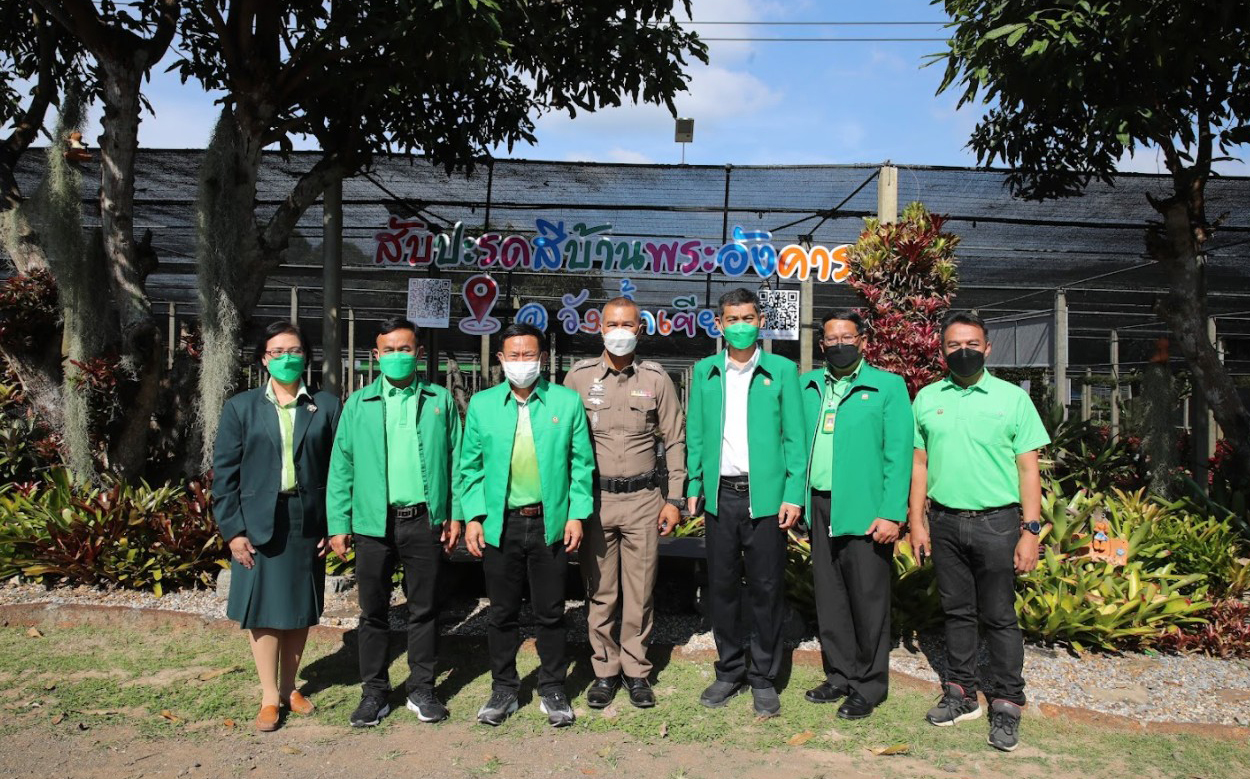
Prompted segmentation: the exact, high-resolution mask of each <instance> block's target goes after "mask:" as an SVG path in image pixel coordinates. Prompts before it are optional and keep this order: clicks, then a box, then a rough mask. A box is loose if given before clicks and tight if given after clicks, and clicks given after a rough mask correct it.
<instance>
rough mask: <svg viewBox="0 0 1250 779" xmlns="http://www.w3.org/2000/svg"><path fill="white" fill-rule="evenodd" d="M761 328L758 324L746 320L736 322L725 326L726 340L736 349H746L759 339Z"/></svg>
mask: <svg viewBox="0 0 1250 779" xmlns="http://www.w3.org/2000/svg"><path fill="white" fill-rule="evenodd" d="M759 337H760V328H759V326H758V325H752V324H748V323H746V322H734V323H733V324H732V325H730V326H729V327H726V328H725V340H726V341H728V342H729V345H730V346H732V347H733V348H735V349H746V348H747V347H748V346H750V345H751V344H753V343H755V342H756V341H757V340H759Z"/></svg>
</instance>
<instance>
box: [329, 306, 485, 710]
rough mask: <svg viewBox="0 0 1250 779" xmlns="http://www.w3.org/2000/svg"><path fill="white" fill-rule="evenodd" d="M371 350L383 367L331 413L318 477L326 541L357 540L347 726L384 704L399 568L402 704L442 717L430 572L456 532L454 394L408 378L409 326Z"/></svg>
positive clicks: (342, 544) (412, 362)
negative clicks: (353, 684) (356, 677)
mask: <svg viewBox="0 0 1250 779" xmlns="http://www.w3.org/2000/svg"><path fill="white" fill-rule="evenodd" d="M375 346H376V348H375V349H374V350H373V357H374V359H376V360H377V361H378V366H379V368H380V370H381V372H382V375H381V376H379V377H378V380H377V381H375V382H373V383H372V384H370V385H369V386H367V387H365V388H363V389H361V390H358V391H356V392H354V393H352V396H351V397H350V398H348V399H347V403H346V405H345V406H344V408H343V415H342V417H341V418H340V419H339V427H338V432H337V433H336V435H335V438H334V453H333V455H332V456H331V459H330V477H329V480H328V484H327V486H326V525H327V529H328V532H329V534H330V547H331V548H332V549H333V550H334V552H335V553H336V554H338V555H339V556H340V557H343V556H344V555H346V554H347V550H348V548H349V547H350V546H352V545H354V546H355V548H356V588H357V592H358V593H359V601H360V627H359V629H358V631H357V635H358V639H357V643H358V648H359V649H358V654H359V656H360V678H361V682H362V683H363V686H364V693H363V695H362V696H361V699H360V705H359V706H358V707H357V708H356V711H355V712H353V713H352V715H351V723H352V726H353V727H369V726H372V725H376V724H378V722H380V721H381V719H382V718H383V717H385V716H386V715H387V714H388V713H389V712H390V705H389V704H388V703H387V697H388V696H389V695H390V691H391V683H390V677H389V675H388V673H387V667H388V666H389V665H390V655H389V654H388V652H387V645H388V643H389V638H390V620H389V614H390V604H391V576H392V574H393V573H394V570H395V566H396V564H399V565H402V566H403V567H404V590H405V595H406V596H407V600H408V670H409V676H408V684H407V692H408V704H407V705H408V708H409V709H410V710H411V711H413V712H414V713H415V714H416V715H417V718H418V719H420V720H421V721H422V722H438V721H439V720H442V719H444V718H446V716H447V708H446V707H445V706H444V705H443V703H442V702H441V701H440V700H439V699H438V697H437V696H436V695H435V694H434V663H435V660H436V658H437V657H438V623H437V618H438V604H437V602H436V594H437V591H438V579H439V573H440V571H441V569H442V557H443V553H444V552H450V550H451V549H453V548H454V547H455V545H456V542H457V541H458V540H459V538H460V530H461V526H460V522H459V521H458V520H459V519H460V518H461V514H460V506H459V504H458V503H457V501H456V496H455V493H454V491H453V486H454V485H455V483H456V471H455V469H456V462H457V454H458V451H457V450H458V447H459V445H460V414H459V412H458V411H457V409H456V405H455V403H454V402H453V401H452V398H451V393H449V392H448V391H447V390H445V389H443V388H442V387H440V386H438V385H436V384H430V383H427V382H424V381H422V380H421V379H419V378H418V377H417V371H416V359H417V329H416V326H415V325H413V324H412V323H411V322H409V321H408V320H406V319H402V318H399V317H394V318H392V319H387V320H386V321H384V322H383V323H382V325H381V327H380V328H379V329H378V335H377V341H376V344H375Z"/></svg>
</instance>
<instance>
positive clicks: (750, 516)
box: [686, 288, 807, 717]
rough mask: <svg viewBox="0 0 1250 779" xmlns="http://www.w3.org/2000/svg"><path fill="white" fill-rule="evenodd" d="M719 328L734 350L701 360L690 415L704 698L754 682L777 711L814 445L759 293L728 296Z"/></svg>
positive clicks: (759, 705) (757, 702) (762, 701)
mask: <svg viewBox="0 0 1250 779" xmlns="http://www.w3.org/2000/svg"><path fill="white" fill-rule="evenodd" d="M716 321H717V326H718V327H719V328H720V329H721V332H723V333H724V336H725V341H726V342H727V343H728V348H726V350H725V351H723V352H721V353H719V354H714V355H712V356H711V357H706V358H704V359H702V360H700V361H699V362H697V363H695V366H694V371H693V374H692V378H691V382H690V393H689V395H690V400H689V409H688V416H687V418H686V461H687V466H688V467H687V472H688V474H689V486H688V488H687V492H686V495H687V496H688V497H689V502H690V513H692V514H694V513H696V509H697V502H698V499H699V498H703V499H704V501H705V504H706V514H707V564H708V589H709V598H708V602H709V605H710V611H711V617H712V635H713V638H715V640H716V651H717V654H718V656H719V657H718V659H717V661H716V681H715V682H713V683H712V684H711V685H710V686H709V687H708V688H707V689H706V690H704V691H703V694H702V695H701V696H700V698H699V702H700V703H702V704H703V705H704V706H708V707H712V708H715V707H719V706H724V705H725V704H726V703H728V701H729V699H730V698H732V697H733V696H734V695H737V694H738V693H739V692H741V691H742V689H743V685H744V683H746V682H749V683H750V685H751V693H752V695H753V697H754V707H755V711H756V713H757V714H759V715H760V716H762V717H772V716H776V715H777V714H778V713H779V712H780V711H781V699H780V698H779V697H778V696H777V690H776V688H775V687H774V683H775V679H776V677H777V672H778V671H779V670H780V668H781V659H782V653H781V628H782V622H783V618H784V615H785V564H786V531H787V530H789V528H791V527H792V526H793V525H794V523H795V522H796V521H798V518H799V515H800V513H801V512H802V505H803V502H804V497H803V490H804V474H805V472H806V467H807V460H806V452H804V450H803V411H802V408H801V406H800V403H801V399H800V397H799V382H798V370H797V369H796V368H795V366H794V363H792V362H790V361H789V360H787V359H785V358H784V357H780V356H776V355H773V354H770V353H768V352H765V351H764V350H762V349H760V348H759V344H758V339H759V330H760V328H759V326H760V312H759V303H758V300H757V299H756V297H755V295H754V294H753V293H752V292H751V291H750V290H747V289H742V288H739V289H735V290H731V291H729V292H727V293H725V294H724V295H722V296H721V298H720V305H719V315H718V316H717V320H716ZM744 566H745V571H746V580H747V589H748V590H749V591H750V595H749V597H750V604H751V622H752V631H751V633H752V638H751V647H750V649H751V659H750V663H749V665H748V662H747V647H746V646H745V645H744V643H743V641H742V630H741V628H742V626H741V625H740V624H739V623H740V621H741V620H740V618H739V615H740V613H741V607H742V589H743V588H742V575H743V569H744Z"/></svg>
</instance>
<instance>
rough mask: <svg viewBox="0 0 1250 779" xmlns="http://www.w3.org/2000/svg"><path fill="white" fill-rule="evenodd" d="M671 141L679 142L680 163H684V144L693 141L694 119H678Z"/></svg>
mask: <svg viewBox="0 0 1250 779" xmlns="http://www.w3.org/2000/svg"><path fill="white" fill-rule="evenodd" d="M673 142H674V143H680V144H681V164H682V165H685V164H686V144H688V143H694V120H693V119H678V120H677V127H676V130H675V131H674V132H673Z"/></svg>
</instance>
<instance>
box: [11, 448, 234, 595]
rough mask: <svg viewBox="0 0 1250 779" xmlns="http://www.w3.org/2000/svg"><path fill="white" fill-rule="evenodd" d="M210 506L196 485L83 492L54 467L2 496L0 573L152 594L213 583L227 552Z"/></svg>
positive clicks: (203, 490) (116, 484)
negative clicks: (45, 475)
mask: <svg viewBox="0 0 1250 779" xmlns="http://www.w3.org/2000/svg"><path fill="white" fill-rule="evenodd" d="M209 505H210V497H209V494H208V490H207V489H206V488H205V487H204V486H203V485H202V484H200V483H198V482H192V483H191V484H189V485H186V486H182V485H165V486H161V487H155V488H153V487H149V486H148V485H147V484H143V483H140V484H139V485H138V486H132V485H129V484H125V483H122V482H116V481H115V482H113V483H111V484H108V485H106V486H105V487H104V488H103V489H94V488H82V487H75V486H73V484H72V483H71V480H70V478H69V476H68V474H67V473H66V471H65V470H64V469H54V470H53V471H51V472H50V473H49V474H48V476H47V478H46V479H45V480H43V481H40V482H34V483H31V484H28V485H22V486H20V488H16V489H11V490H8V491H6V492H5V493H4V494H0V572H20V573H21V574H22V575H23V576H26V577H28V578H31V579H35V580H37V581H48V582H51V581H59V582H65V583H69V584H86V585H104V586H113V587H124V588H127V589H136V590H149V591H151V592H154V593H156V594H157V595H161V594H163V593H164V592H165V590H166V589H177V588H181V587H189V586H195V585H205V586H207V585H211V584H212V581H213V575H214V574H215V573H216V571H217V570H218V569H220V568H221V567H223V566H224V562H223V558H224V556H225V554H224V551H223V543H222V540H221V536H220V535H218V533H217V529H216V526H215V524H214V523H213V520H212V517H211V515H210V513H209ZM6 555H7V559H6V558H5V556H6Z"/></svg>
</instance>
